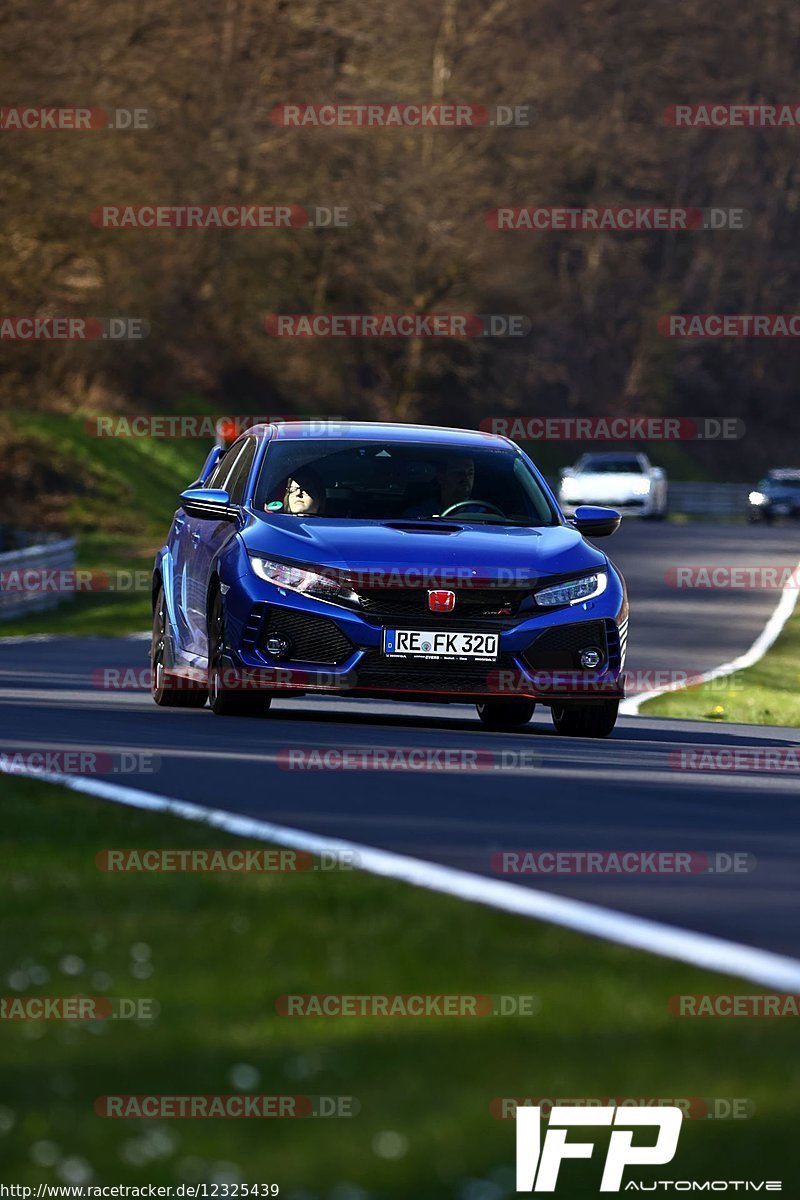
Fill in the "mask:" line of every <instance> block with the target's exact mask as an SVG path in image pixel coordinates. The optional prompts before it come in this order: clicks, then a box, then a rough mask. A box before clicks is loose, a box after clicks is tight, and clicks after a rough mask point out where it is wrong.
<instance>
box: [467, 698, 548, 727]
mask: <svg viewBox="0 0 800 1200" xmlns="http://www.w3.org/2000/svg"><path fill="white" fill-rule="evenodd" d="M475 707H476V709H477V710H478V716H479V717H480V719H481V723H482V724H483V725H485V726H486V728H487V729H496V730H510V729H520V728H521V727H522V726H523V725H527V724H528V721H530V719H531V717H532V716H533V710H534V709H535V708H536V704H535V703H534V701H533V700H480V701H479V702H478V703H477V704H476V705H475Z"/></svg>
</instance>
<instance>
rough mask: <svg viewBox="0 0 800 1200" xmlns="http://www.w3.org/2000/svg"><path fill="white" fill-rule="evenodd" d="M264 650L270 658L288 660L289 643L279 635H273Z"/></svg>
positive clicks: (268, 639)
mask: <svg viewBox="0 0 800 1200" xmlns="http://www.w3.org/2000/svg"><path fill="white" fill-rule="evenodd" d="M264 648H265V650H266V652H267V654H268V655H269V656H270V658H288V657H289V642H288V641H287V640H286V638H284V637H280V636H279V635H278V634H277V633H271V634H270V635H269V637H268V638H267V640H266V642H265V643H264Z"/></svg>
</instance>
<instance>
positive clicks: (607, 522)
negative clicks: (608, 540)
mask: <svg viewBox="0 0 800 1200" xmlns="http://www.w3.org/2000/svg"><path fill="white" fill-rule="evenodd" d="M621 520H622V517H621V516H620V515H619V513H618V512H617V511H616V509H614V508H599V507H597V506H596V505H594V504H580V505H579V506H578V507H577V508H576V509H575V516H574V517H573V518H572V521H571V524H572V525H573V527H574V528H575V529H577V531H578V533H582V534H583V536H584V537H591V538H599V537H610V536H611V534H612V533H616V532H617V530H618V529H619V526H620V521H621Z"/></svg>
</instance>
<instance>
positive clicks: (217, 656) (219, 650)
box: [208, 592, 272, 717]
mask: <svg viewBox="0 0 800 1200" xmlns="http://www.w3.org/2000/svg"><path fill="white" fill-rule="evenodd" d="M224 655H225V609H224V607H223V603H222V595H221V593H220V592H215V593H214V597H213V599H212V601H211V608H210V610H209V614H208V703H209V705H210V707H211V711H212V712H213V713H214V714H215V715H216V716H218V717H260V716H263V714H264V713H265V712H266V711H267V709H268V708H269V706H270V703H271V701H272V697H271V696H265V695H264V693H263V692H255V693H253V692H244V691H237V690H235V689H234V690H231V689H230V688H226V687H225V686H224V673H225V659H224Z"/></svg>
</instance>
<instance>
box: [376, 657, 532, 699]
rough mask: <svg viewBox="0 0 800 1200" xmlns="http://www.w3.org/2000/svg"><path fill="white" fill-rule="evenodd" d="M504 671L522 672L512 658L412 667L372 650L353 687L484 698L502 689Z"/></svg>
mask: <svg viewBox="0 0 800 1200" xmlns="http://www.w3.org/2000/svg"><path fill="white" fill-rule="evenodd" d="M500 671H513V672H514V674H515V675H518V674H519V672H518V671H517V670H516V669H515V667H514V660H513V659H512V658H511V657H510V656H509V655H501V657H500V660H499V661H498V662H496V663H484V664H483V665H482V666H477V665H476V664H475V663H458V662H453V663H447V664H442V663H441V662H433V663H424V662H421V663H419V664H417V663H414V664H409V663H399V662H395V661H393V660H392V659H388V658H384V656H383V655H382V654H380V653H379V652H378V651H377V650H369V651H367V653H366V654H365V655H364V657H363V658H362V660H361V662H360V663H359V665H358V669H357V671H356V672H355V673H354V677H353V686H354V687H358V688H362V689H364V690H369V689H373V688H374V689H375V691H384V692H397V691H401V692H442V693H449V694H452V695H465V694H466V695H472V696H481V695H484V694H486V693H487V692H496V691H497V690H498V684H497V676H498V672H500Z"/></svg>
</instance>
